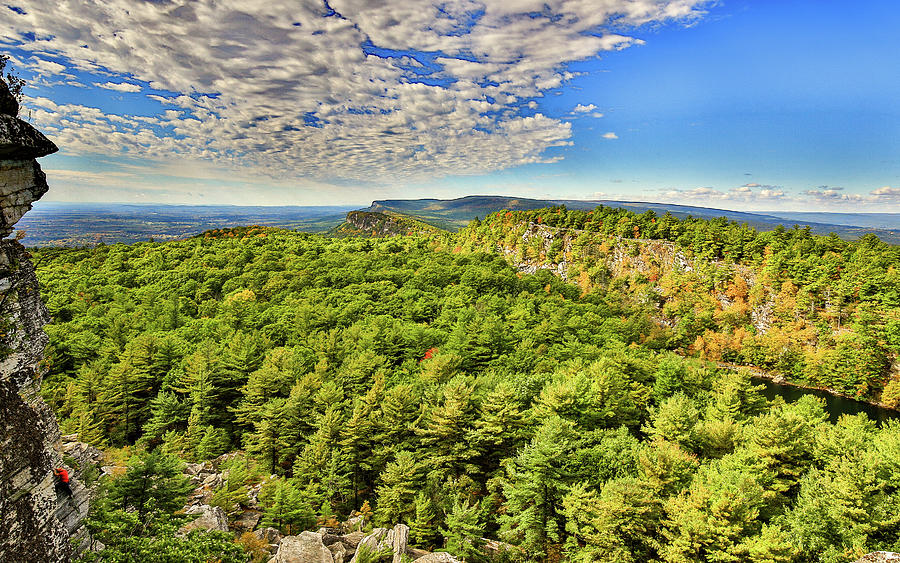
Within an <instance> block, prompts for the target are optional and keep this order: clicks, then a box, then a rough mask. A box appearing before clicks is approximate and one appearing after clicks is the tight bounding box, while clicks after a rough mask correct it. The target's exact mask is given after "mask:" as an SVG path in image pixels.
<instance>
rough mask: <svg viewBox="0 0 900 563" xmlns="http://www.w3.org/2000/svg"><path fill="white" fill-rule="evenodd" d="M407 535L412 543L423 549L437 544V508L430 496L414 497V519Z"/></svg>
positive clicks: (420, 494)
mask: <svg viewBox="0 0 900 563" xmlns="http://www.w3.org/2000/svg"><path fill="white" fill-rule="evenodd" d="M409 534H410V540H411V541H412V543H413V544H414V545H417V546H419V547H421V548H423V549H429V548H431V547H433V546H434V545H436V543H437V540H438V514H437V507H435V505H434V501H433V500H432V499H431V495H429V494H427V493H425V492H420V493H418V494H417V495H416V518H415V520H413V521H412V523H411V524H410V526H409Z"/></svg>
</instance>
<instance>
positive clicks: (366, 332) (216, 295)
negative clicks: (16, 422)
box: [36, 209, 900, 563]
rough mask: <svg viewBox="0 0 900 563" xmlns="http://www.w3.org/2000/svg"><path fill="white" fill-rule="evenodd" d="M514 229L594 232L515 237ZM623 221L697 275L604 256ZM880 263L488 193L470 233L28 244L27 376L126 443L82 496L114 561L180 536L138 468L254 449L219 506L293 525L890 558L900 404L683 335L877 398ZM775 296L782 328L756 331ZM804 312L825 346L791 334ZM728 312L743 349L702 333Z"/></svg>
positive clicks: (70, 414)
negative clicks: (501, 208) (756, 381)
mask: <svg viewBox="0 0 900 563" xmlns="http://www.w3.org/2000/svg"><path fill="white" fill-rule="evenodd" d="M598 217H599V218H600V219H599V220H598V219H597V218H598ZM528 223H535V224H538V225H550V227H554V228H558V227H565V228H567V229H579V230H583V231H584V232H578V233H576V232H574V231H569V233H568V234H567V235H566V236H565V237H557V236H553V237H550V238H547V237H545V236H543V235H541V236H538V237H530V236H525V238H524V239H523V236H524V235H525V234H526V232H529V233H530V232H532V231H533V228H532V227H529V226H528ZM534 232H538V231H534ZM617 237H631V238H636V239H656V240H657V241H673V243H672V244H673V247H667V248H668V249H669V252H670V255H671V256H672V263H673V264H679V263H681V262H680V260H681V258H679V256H682V254H683V258H684V260H685V262H684V264H685V265H689V268H684V267H674V266H673V267H665V268H664V267H660V268H659V271H658V272H656V273H655V274H654V272H650V271H648V272H647V273H642V271H643V270H641V268H637V267H633V264H632V267H628V268H625V267H623V268H622V269H621V270H615V271H614V270H610V269H609V266H608V265H607V264H608V263H607V262H604V261H603V260H600V258H602V257H603V256H604V255H610V254H615V253H616V252H617V249H620V248H622V249H627V251H625V252H624V256H625V257H627V259H628V260H631V261H632V262H637V261H639V260H640V261H642V262H643V263H646V264H649V265H648V266H646V268H651V267H652V260H653V257H652V256H650V255H648V254H647V247H646V246H645V244H646V243H645V242H631V241H625V240H623V239H620V238H617ZM538 239H540V241H538ZM601 239H603V240H601ZM532 241H533V242H532ZM547 244H549V247H546V248H545V245H547ZM659 244H662V242H659ZM497 245H501V246H503V249H504V250H506V251H507V252H511V253H512V254H510V258H512V259H514V260H515V261H517V262H529V261H530V262H533V263H535V264H538V263H542V262H546V263H548V264H550V263H553V264H559V263H560V261H561V258H562V257H565V258H566V265H565V267H564V268H563V269H562V271H563V272H564V273H566V274H567V276H568V279H569V280H572V281H574V282H577V283H568V282H566V281H565V280H563V279H561V278H560V277H558V276H555V275H553V274H552V273H551V272H549V271H547V270H542V269H539V270H538V271H537V272H536V273H534V274H527V273H523V272H519V271H517V269H516V268H515V267H513V266H512V265H510V264H509V262H508V261H507V260H506V259H505V257H504V256H502V255H501V254H498V253H497V252H496V250H497ZM479 249H487V250H490V252H480V251H478V250H479ZM679 253H682V254H679ZM662 255H663V254H660V256H662ZM591 256H594V257H596V258H597V259H596V260H595V261H592V260H590V259H589V257H591ZM623 260H624V258H622V260H618V262H617V263H624V262H623ZM896 260H897V250H896V248H893V247H887V246H885V245H882V244H880V243H879V242H878V241H875V240H868V239H866V240H863V241H861V242H859V243H850V244H848V243H843V242H841V241H840V240H833V239H830V238H821V237H811V236H810V235H809V234H808V233H804V232H803V231H796V232H795V231H783V232H782V231H778V232H775V233H772V234H756V233H755V232H754V231H752V230H750V229H745V228H741V227H736V226H733V225H728V224H720V223H717V222H704V221H678V220H675V219H673V218H668V217H661V218H658V217H654V216H652V215H649V214H645V215H641V216H637V215H634V214H629V213H627V212H622V211H618V210H607V209H603V210H598V211H596V212H594V213H593V214H588V213H581V214H578V213H576V212H568V211H565V210H564V209H554V210H543V211H537V212H516V213H510V214H499V215H495V216H492V217H490V218H488V219H486V220H485V221H484V222H481V223H480V224H477V223H476V224H473V225H472V226H470V227H469V228H468V229H466V230H465V231H464V232H463V233H461V234H460V235H459V236H458V237H457V236H456V235H449V234H435V235H429V236H407V237H394V238H391V239H360V238H347V239H329V238H325V237H321V236H316V235H306V234H302V233H294V232H288V231H281V230H277V229H268V228H245V229H230V230H223V231H218V232H215V233H207V234H206V235H205V236H201V237H196V238H192V239H189V240H185V241H179V242H169V243H162V244H158V243H139V244H135V245H131V246H125V245H115V246H102V245H101V246H97V247H95V248H90V249H44V250H41V251H39V252H37V253H36V262H37V265H38V270H39V276H40V279H41V283H42V285H43V291H44V298H45V301H46V303H47V305H48V307H49V309H50V312H51V314H52V316H53V318H54V323H53V324H52V325H50V326H48V327H47V331H48V333H49V334H50V338H51V345H50V347H49V349H48V366H47V367H48V370H49V373H48V375H47V377H46V379H45V385H44V389H43V394H44V396H45V398H46V400H47V401H48V402H49V403H50V404H51V405H53V406H54V408H55V409H56V411H57V413H58V415H59V417H60V419H61V422H60V425H61V427H62V428H63V430H64V432H74V433H78V435H79V436H80V438H81V439H82V440H85V441H88V442H90V443H92V444H96V445H98V446H101V447H103V448H105V449H107V450H108V451H109V452H112V453H111V454H110V455H111V456H113V457H115V456H118V458H119V459H123V458H127V457H128V456H130V455H134V456H135V457H134V458H133V459H132V461H131V462H130V463H129V469H128V473H125V474H124V475H123V476H119V477H117V478H115V479H112V481H111V484H109V485H108V486H107V491H108V492H107V495H108V498H109V499H110V501H109V502H106V503H100V504H99V507H100V508H99V511H100V513H99V514H96V515H95V517H94V523H93V526H94V530H95V532H96V533H99V534H100V535H101V536H102V537H103V538H104V540H103V541H104V542H107V550H108V553H116V550H117V549H118V550H121V551H120V553H123V552H127V551H126V550H132V551H135V550H137V549H138V547H136V546H140V545H144V546H146V545H161V546H166V545H168V546H171V545H174V544H173V543H171V542H173V541H175V540H174V539H173V540H171V541H169V540H168V539H165V540H160V538H162V537H165V538H170V537H172V536H171V534H172V533H173V532H174V528H172V527H171V526H169V527H167V526H164V525H155V526H154V525H148V524H147V523H148V522H151V523H153V522H156V523H158V522H165V521H166V520H165V519H166V518H167V517H168V516H167V515H170V514H171V513H172V512H173V511H174V510H175V509H176V508H177V504H178V503H177V502H176V501H173V500H172V499H176V500H177V499H178V498H183V494H184V491H180V490H178V489H179V487H180V486H181V485H180V484H179V483H178V482H176V481H177V480H174V481H171V483H172V484H171V486H170V487H169V488H171V489H173V491H172V492H171V494H168V495H161V497H160V498H162V499H163V500H166V501H167V502H162V503H159V504H156V503H150V504H149V505H147V506H145V505H144V504H141V509H140V510H136V509H135V508H134V507H133V506H132V509H131V510H125V508H126V507H127V506H129V504H128V502H129V501H128V498H129V497H128V493H127V491H128V490H129V489H128V487H127V485H128V483H129V482H130V481H129V480H130V479H132V480H133V479H138V478H139V476H141V475H143V476H144V477H143V478H146V476H147V475H153V474H163V473H166V472H168V473H171V471H172V470H171V468H172V467H173V465H172V464H174V463H176V460H175V458H174V457H172V456H176V457H177V458H180V459H182V460H186V461H200V460H206V459H210V458H213V457H215V456H218V455H220V454H222V453H225V452H229V451H233V450H242V451H244V452H246V455H244V456H242V457H239V461H238V462H235V465H233V466H232V471H231V473H230V475H229V478H228V483H226V484H225V485H223V487H222V489H221V490H220V492H218V493H217V495H216V497H214V498H215V502H217V503H219V504H220V505H221V506H222V507H223V508H225V509H226V510H227V511H229V513H231V514H235V513H237V512H239V511H240V504H241V502H242V498H245V497H246V487H247V486H249V485H254V484H259V483H262V492H261V494H260V500H261V501H262V502H263V504H264V506H265V515H264V520H263V523H264V524H265V525H271V526H275V527H278V528H280V529H282V531H284V532H289V533H298V532H299V531H300V530H302V529H316V528H317V527H318V526H319V525H320V524H322V523H327V522H329V521H332V520H333V519H335V518H337V519H343V518H345V517H346V516H348V515H350V514H351V513H352V512H354V511H355V513H356V514H360V513H361V514H362V515H363V516H364V517H366V516H368V517H369V518H370V521H371V523H373V524H376V525H379V524H386V525H392V524H394V523H397V522H404V523H407V524H408V525H409V526H410V527H411V528H412V535H411V541H412V542H413V543H414V544H415V545H417V546H420V547H427V548H438V549H445V550H447V551H450V552H451V553H454V554H455V555H457V556H459V557H461V558H465V559H466V560H467V561H480V560H484V559H486V557H487V556H486V555H484V551H483V549H482V546H483V542H484V539H485V538H489V539H500V540H502V541H504V542H508V544H509V546H508V550H507V551H505V552H503V553H502V554H501V555H499V556H497V557H498V558H499V559H500V560H506V561H516V560H519V561H526V560H527V561H562V560H566V561H585V562H587V561H609V562H628V561H634V562H638V561H666V562H673V563H674V562H687V561H747V560H753V561H773V562H775V561H778V562H791V561H796V562H801V561H804V562H805V561H810V562H811V561H828V562H837V561H849V560H853V559H854V558H855V557H857V556H859V555H861V554H863V553H865V552H867V551H872V550H875V549H888V550H900V425H898V424H893V423H886V424H885V425H883V427H880V428H879V427H876V426H875V424H874V423H872V422H870V421H868V420H867V419H866V418H865V417H864V416H857V417H844V418H842V419H841V420H840V421H839V422H838V423H837V424H831V423H829V422H828V419H827V416H826V414H825V413H824V411H823V408H822V405H821V404H820V403H818V402H816V400H815V399H813V398H811V397H807V398H804V399H803V400H801V401H799V402H797V403H793V404H789V405H788V404H784V403H783V402H780V401H779V402H774V403H770V402H767V401H766V399H765V398H763V397H762V396H761V395H760V394H759V390H758V389H757V388H756V387H755V386H754V385H753V383H752V381H751V380H750V376H749V374H748V373H747V372H746V371H731V370H716V369H715V366H714V364H711V363H709V362H706V361H704V360H701V359H692V358H685V357H683V356H682V355H680V354H679V353H697V354H700V355H705V356H707V357H710V358H717V357H722V358H725V359H729V360H737V361H744V360H745V359H746V358H750V356H742V355H741V354H749V353H750V352H749V350H751V349H752V350H755V351H756V352H754V353H757V354H759V356H758V357H759V358H762V359H766V358H768V357H769V356H767V354H774V359H773V360H771V362H770V364H766V363H765V362H762V361H755V362H754V363H758V364H761V365H771V366H773V367H777V368H778V369H784V368H785V366H792V365H793V363H794V362H796V363H800V364H801V365H802V367H801V368H799V369H800V371H799V372H797V373H798V374H800V376H802V377H812V374H819V373H821V374H827V377H828V378H830V379H829V380H828V383H829V384H833V383H834V382H845V383H846V388H847V389H850V390H852V391H853V392H858V393H859V394H862V395H867V396H869V395H871V393H872V392H873V391H875V390H877V389H879V388H880V386H881V385H882V384H883V383H884V381H885V380H886V377H887V373H888V371H887V370H888V367H887V365H888V363H889V360H890V358H891V354H892V353H893V350H895V348H896V346H897V344H898V342H897V341H896V340H892V338H896V336H892V335H896V334H897V330H896V329H897V322H898V319H896V318H895V315H896V314H897V313H896V307H897V304H896V300H897V291H896V288H897V281H898V278H897V275H898V273H897V269H896ZM721 263H726V264H732V263H740V264H742V266H740V268H738V267H737V266H734V268H733V269H732V270H730V273H729V274H727V275H725V274H720V273H717V272H726V271H729V270H726V269H723V268H721V267H720V266H721V265H722V264H721ZM642 268H643V266H642ZM744 268H746V270H745V269H744ZM617 272H618V273H617ZM735 272H737V273H735ZM743 272H748V275H750V274H752V275H753V276H755V277H753V278H752V279H753V280H754V283H753V284H749V283H748V284H747V287H746V288H745V289H744V290H741V289H740V288H741V287H742V286H741V282H740V281H739V280H741V279H744V278H743V275H744V274H743ZM654 275H655V276H656V277H655V278H654ZM763 276H768V277H765V278H763ZM763 280H765V282H764V281H763ZM816 283H818V285H815V284H816ZM772 284H778V285H772ZM769 287H777V288H778V290H777V291H779V292H782V293H778V294H776V295H774V296H771V295H769V294H768V293H766V291H768V289H767V288H769ZM792 287H793V289H791V288H792ZM756 288H762V289H756ZM728 291H730V292H731V295H733V297H731V301H730V304H728V305H727V306H723V305H722V303H721V302H720V301H719V300H717V299H716V295H717V292H728ZM754 291H756V292H761V295H757V294H756V293H754ZM782 294H783V295H782ZM770 298H772V299H770ZM806 299H809V300H806ZM754 300H757V301H754ZM810 300H811V301H810ZM838 300H839V301H838ZM769 301H772V302H773V305H772V307H773V308H774V309H773V311H774V312H773V313H772V315H771V318H772V319H773V320H772V321H771V323H770V329H771V330H781V331H782V333H783V334H784V335H785V336H783V338H786V339H788V341H787V343H786V344H785V345H784V346H782V347H781V348H777V347H776V345H775V344H770V343H769V341H768V340H765V339H766V338H769V337H768V336H766V335H767V334H769V332H768V331H767V332H765V333H763V331H760V330H757V331H756V332H755V333H754V332H753V331H752V330H750V329H748V328H747V325H748V320H747V319H748V318H750V315H751V312H750V311H751V310H753V308H755V307H756V306H757V305H758V303H761V302H769ZM838 302H839V303H840V305H839V306H835V305H834V303H838ZM717 303H718V305H717ZM717 307H721V310H719V308H717ZM798 311H802V313H798ZM807 311H809V312H808V313H807ZM892 315H893V316H892ZM790 323H800V324H797V325H791V324H790ZM751 325H752V318H751ZM792 326H794V327H796V328H795V329H794V330H791V329H790V327H792ZM809 327H811V328H812V330H813V331H814V333H811V334H813V336H811V337H807V338H808V339H809V338H815V339H817V340H816V342H818V343H819V344H818V345H812V344H809V340H802V341H795V340H791V339H795V338H797V337H796V333H798V332H800V331H801V329H803V330H808V329H809ZM739 329H742V330H744V331H745V332H746V333H747V334H746V336H744V337H742V338H744V339H751V340H752V339H753V338H756V339H758V341H759V342H760V343H759V344H754V346H750V345H749V344H747V343H745V340H739V342H740V345H739V346H737V348H736V351H735V352H734V353H735V354H737V355H734V356H726V355H720V356H716V355H715V354H716V353H717V352H715V351H716V350H718V349H719V348H715V347H713V346H712V345H711V344H710V345H707V344H706V343H707V342H718V341H717V340H716V339H718V338H725V335H729V336H730V338H732V339H733V338H735V336H734V335H736V334H738V330H739ZM829 334H831V335H833V336H831V338H833V339H834V340H833V341H829V340H826V338H827V337H828V335H829ZM700 342H702V344H701V343H700ZM729 342H731V340H729ZM753 342H756V341H753ZM721 349H722V350H725V349H726V347H724V345H723V346H722V347H721ZM778 350H781V351H782V352H783V354H779V353H778V352H777V351H778ZM676 352H679V353H676ZM719 353H720V354H724V353H722V352H719ZM753 358H755V357H753ZM860 358H862V359H863V360H864V361H861V360H860ZM868 358H872V359H871V365H869V363H867V362H869V359H868ZM810 366H813V367H810ZM879 370H880V371H879ZM791 373H794V372H791ZM807 374H810V375H807ZM795 376H796V374H795ZM821 377H826V376H825V375H823V376H821ZM817 381H818V380H817ZM823 381H824V380H823ZM863 385H864V387H863ZM148 452H152V453H148ZM148 460H149V461H148ZM154 468H156V469H154ZM154 471H155V472H156V473H154ZM269 475H274V477H269ZM163 488H165V487H163ZM123 491H126V492H123ZM179 495H182V496H179ZM242 495H243V497H242ZM123 499H124V500H123ZM132 500H133V497H132ZM119 501H121V504H120V503H119ZM116 530H119V531H121V530H128V531H130V533H131V536H129V537H128V540H127V542H128V543H126V542H125V540H124V539H122V538H118V539H117V537H118V536H123V535H124V536H127V535H128V534H121V533H119V534H118V536H117V534H116V533H115V531H116ZM104 534H105V535H104ZM167 541H168V542H169V543H166V542H167ZM196 541H197V542H198V545H201V547H202V546H205V545H207V544H202V543H201V540H200V539H197V540H196ZM210 541H211V540H210ZM153 542H161V543H153ZM204 549H205V548H204ZM217 549H220V550H226V548H224V547H222V546H218V547H217ZM242 549H243V548H242ZM226 551H227V550H226ZM203 553H207V554H208V553H209V552H208V551H203ZM229 553H230V552H229ZM207 556H208V555H207ZM232 556H233V557H234V558H235V559H228V560H240V556H239V555H234V554H232V555H229V557H232ZM247 556H248V557H249V555H247Z"/></svg>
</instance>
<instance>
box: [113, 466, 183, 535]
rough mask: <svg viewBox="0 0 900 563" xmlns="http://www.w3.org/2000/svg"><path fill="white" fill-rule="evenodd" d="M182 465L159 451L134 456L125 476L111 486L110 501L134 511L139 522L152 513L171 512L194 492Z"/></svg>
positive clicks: (114, 480) (117, 479) (114, 481)
mask: <svg viewBox="0 0 900 563" xmlns="http://www.w3.org/2000/svg"><path fill="white" fill-rule="evenodd" d="M181 465H182V463H181V462H180V461H179V460H178V458H176V457H175V456H172V455H168V454H164V453H162V452H159V451H153V452H150V453H146V454H142V455H137V456H134V457H132V458H131V459H130V460H129V461H128V468H127V469H126V470H125V474H124V475H122V476H121V477H118V478H116V479H113V480H112V482H111V483H110V485H109V490H108V495H109V498H110V500H111V501H112V503H113V504H114V505H117V506H120V507H121V509H122V510H127V509H133V510H134V511H135V512H137V514H138V517H139V518H140V519H141V520H142V521H143V520H144V518H145V516H146V515H147V513H148V511H150V510H151V509H153V510H161V511H164V512H169V513H171V512H174V511H175V510H177V509H179V508H181V507H182V506H183V505H184V502H185V499H186V497H187V494H188V492H189V491H190V490H192V489H193V485H191V482H190V480H189V479H188V478H187V476H186V475H184V474H182V471H181Z"/></svg>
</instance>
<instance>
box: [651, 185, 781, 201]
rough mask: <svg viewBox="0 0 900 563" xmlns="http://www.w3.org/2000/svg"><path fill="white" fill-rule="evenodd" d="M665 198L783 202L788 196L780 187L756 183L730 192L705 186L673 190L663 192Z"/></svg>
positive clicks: (738, 187)
mask: <svg viewBox="0 0 900 563" xmlns="http://www.w3.org/2000/svg"><path fill="white" fill-rule="evenodd" d="M662 195H663V197H665V198H669V199H674V200H676V201H690V202H698V203H702V202H708V203H722V202H742V203H751V202H766V201H768V202H772V201H781V200H783V199H784V198H785V197H786V195H785V191H784V189H782V188H781V187H780V186H767V185H760V184H756V183H752V184H744V185H742V186H737V187H735V188H731V189H729V190H728V191H722V190H717V189H715V188H712V187H709V186H703V187H698V188H692V189H678V188H676V189H671V190H664V191H663V192H662Z"/></svg>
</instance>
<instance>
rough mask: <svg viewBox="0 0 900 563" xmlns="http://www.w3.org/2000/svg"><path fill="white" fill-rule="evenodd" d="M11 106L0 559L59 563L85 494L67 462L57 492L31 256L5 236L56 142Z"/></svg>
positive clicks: (1, 123) (1, 205)
mask: <svg viewBox="0 0 900 563" xmlns="http://www.w3.org/2000/svg"><path fill="white" fill-rule="evenodd" d="M0 93H2V92H0ZM5 96H6V97H9V98H12V97H11V96H10V95H9V92H8V91H7V92H5ZM13 101H14V98H13ZM17 109H18V104H12V103H9V100H4V101H3V103H0V111H6V112H7V113H4V114H0V238H3V239H4V240H0V529H2V530H3V531H2V533H0V560H2V561H9V562H16V561H65V560H67V559H69V557H70V556H71V554H72V544H71V541H70V539H71V538H73V537H78V536H80V535H83V534H84V533H85V532H84V529H83V527H82V520H83V519H84V517H85V516H86V514H87V504H88V494H87V490H86V489H85V487H84V486H83V485H82V484H81V483H80V482H78V480H77V478H76V473H75V472H74V471H73V468H71V467H68V468H67V469H68V470H69V472H70V475H73V478H72V480H71V489H72V493H73V494H72V495H71V496H70V495H69V494H67V493H64V492H61V491H57V487H56V478H55V477H54V474H53V470H54V469H55V468H57V467H63V468H66V466H65V464H64V463H63V461H62V457H61V455H60V452H59V446H60V441H61V436H60V431H59V426H58V425H57V422H56V417H55V416H54V414H53V412H52V411H51V410H50V408H49V407H48V406H47V405H46V404H45V403H44V401H43V400H42V399H41V397H40V395H39V394H38V391H39V389H40V382H41V367H40V366H41V361H42V359H43V354H44V346H45V345H46V344H47V335H46V334H45V333H44V331H43V326H44V325H45V324H46V323H47V322H48V321H49V315H48V313H47V309H46V307H45V306H44V304H43V303H42V302H41V297H40V292H39V291H38V281H37V278H36V277H35V275H34V265H33V264H32V263H31V256H30V255H29V253H28V252H27V251H26V249H25V247H24V246H22V245H21V244H20V243H19V242H18V240H11V239H6V238H5V237H8V236H9V235H10V234H12V232H13V226H14V225H15V223H16V222H17V221H18V220H19V219H20V218H21V217H22V215H24V214H25V213H26V212H27V211H29V210H30V209H31V204H32V202H34V201H36V200H37V199H39V198H40V197H41V196H42V195H44V193H46V191H47V188H48V186H47V181H46V176H45V175H44V173H43V172H42V171H41V167H40V165H38V163H37V161H36V160H35V159H36V158H39V157H42V156H45V155H48V154H51V153H54V152H56V151H57V147H56V145H54V144H53V143H52V142H51V141H50V140H49V139H47V138H46V137H45V136H44V135H42V134H41V133H40V132H39V131H37V130H36V129H35V128H34V127H32V126H31V125H29V124H28V123H26V122H25V121H22V120H20V119H18V118H17V117H16V116H15V111H16V110H17ZM17 238H18V237H17Z"/></svg>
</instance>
